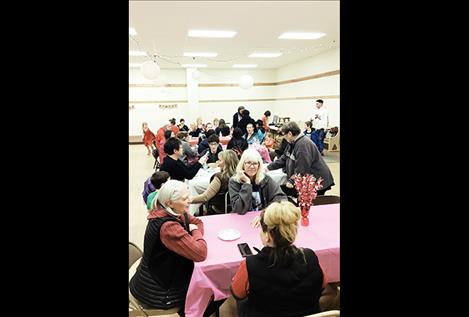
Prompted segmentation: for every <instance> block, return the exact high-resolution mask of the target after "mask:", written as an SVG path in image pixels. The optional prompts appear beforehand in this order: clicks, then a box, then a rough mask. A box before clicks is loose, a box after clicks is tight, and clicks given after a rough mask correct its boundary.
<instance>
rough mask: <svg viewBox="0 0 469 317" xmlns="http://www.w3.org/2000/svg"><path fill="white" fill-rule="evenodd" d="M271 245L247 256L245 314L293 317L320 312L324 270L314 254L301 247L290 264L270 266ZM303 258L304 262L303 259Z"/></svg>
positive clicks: (251, 315)
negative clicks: (247, 299) (246, 304)
mask: <svg viewBox="0 0 469 317" xmlns="http://www.w3.org/2000/svg"><path fill="white" fill-rule="evenodd" d="M270 250H271V248H270V247H264V248H263V249H262V250H261V252H259V253H258V254H256V255H253V256H249V257H247V258H246V266H247V270H248V276H249V301H248V316H249V317H253V316H263V317H264V316H265V317H272V316H275V317H294V316H305V315H310V314H314V313H318V312H319V297H321V292H322V283H323V273H322V270H321V267H320V266H319V262H318V258H317V256H316V254H315V253H314V252H313V251H312V250H310V249H306V248H305V249H303V253H304V258H303V255H302V254H301V253H299V254H297V256H296V258H295V260H294V262H293V263H292V264H291V265H290V266H289V267H284V268H282V267H278V266H275V267H269V266H270V265H271V260H270V259H269V251H270ZM304 259H306V263H305V262H304Z"/></svg>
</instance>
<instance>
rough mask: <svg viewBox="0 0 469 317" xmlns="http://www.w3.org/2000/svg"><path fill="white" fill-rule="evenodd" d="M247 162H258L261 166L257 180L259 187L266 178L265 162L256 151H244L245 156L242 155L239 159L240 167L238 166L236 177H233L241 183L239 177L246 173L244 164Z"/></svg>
mask: <svg viewBox="0 0 469 317" xmlns="http://www.w3.org/2000/svg"><path fill="white" fill-rule="evenodd" d="M246 161H251V162H257V163H258V164H259V168H258V169H257V173H256V178H255V182H256V184H258V185H259V184H260V183H261V181H262V180H263V179H264V177H265V173H264V165H263V164H264V162H263V161H262V157H261V155H260V154H259V152H257V150H255V149H246V150H244V152H243V155H241V158H240V159H239V163H238V166H236V175H234V176H233V178H234V180H235V181H237V182H238V183H241V180H240V179H239V177H240V176H241V175H242V174H243V173H244V162H246Z"/></svg>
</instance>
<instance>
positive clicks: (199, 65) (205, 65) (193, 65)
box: [181, 64, 207, 68]
mask: <svg viewBox="0 0 469 317" xmlns="http://www.w3.org/2000/svg"><path fill="white" fill-rule="evenodd" d="M181 67H186V68H198V67H207V64H182V65H181Z"/></svg>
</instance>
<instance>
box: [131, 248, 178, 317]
mask: <svg viewBox="0 0 469 317" xmlns="http://www.w3.org/2000/svg"><path fill="white" fill-rule="evenodd" d="M142 255H143V252H142V250H141V249H140V248H139V247H138V246H137V245H136V244H134V243H132V242H129V270H130V268H131V267H132V265H133V264H134V263H135V262H137V260H138V259H140V258H141V257H142ZM178 311H179V307H174V308H170V309H158V308H144V307H143V306H142V304H140V303H139V302H138V300H137V299H136V298H135V297H134V296H133V295H132V294H131V293H130V289H129V317H134V316H144V317H148V316H161V315H169V314H174V313H177V312H178Z"/></svg>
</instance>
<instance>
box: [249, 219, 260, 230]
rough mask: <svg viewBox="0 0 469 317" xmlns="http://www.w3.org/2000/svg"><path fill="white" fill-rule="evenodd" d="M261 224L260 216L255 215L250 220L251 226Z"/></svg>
mask: <svg viewBox="0 0 469 317" xmlns="http://www.w3.org/2000/svg"><path fill="white" fill-rule="evenodd" d="M260 225H261V216H255V217H254V218H253V219H252V220H251V227H253V228H257V227H259V226H260Z"/></svg>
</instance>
